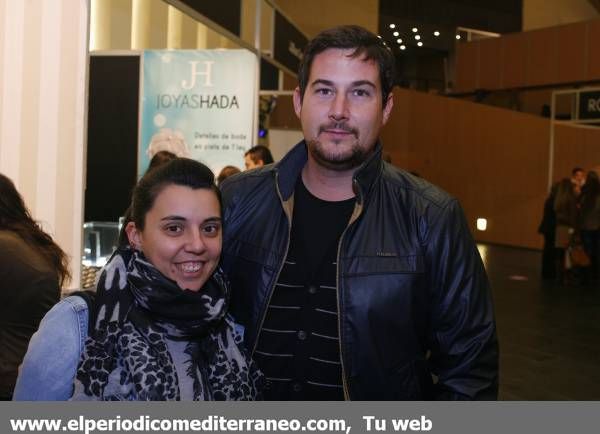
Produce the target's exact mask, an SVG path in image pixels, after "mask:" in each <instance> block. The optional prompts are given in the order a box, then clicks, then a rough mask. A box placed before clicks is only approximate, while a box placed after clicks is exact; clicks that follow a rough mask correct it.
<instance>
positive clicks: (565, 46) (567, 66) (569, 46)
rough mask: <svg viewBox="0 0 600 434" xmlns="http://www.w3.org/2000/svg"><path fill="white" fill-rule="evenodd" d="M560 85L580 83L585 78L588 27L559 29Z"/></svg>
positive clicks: (570, 26)
mask: <svg viewBox="0 0 600 434" xmlns="http://www.w3.org/2000/svg"><path fill="white" fill-rule="evenodd" d="M556 34H557V35H558V37H557V38H556V52H557V56H558V65H557V66H558V71H557V73H558V76H557V80H556V81H558V82H559V83H565V82H567V83H568V82H574V81H580V80H581V79H582V78H583V77H584V76H585V73H586V71H585V62H586V59H585V57H586V37H587V26H585V25H581V24H571V25H568V26H563V27H561V28H559V29H557V32H556Z"/></svg>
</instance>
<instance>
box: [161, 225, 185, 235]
mask: <svg viewBox="0 0 600 434" xmlns="http://www.w3.org/2000/svg"><path fill="white" fill-rule="evenodd" d="M165 231H166V232H167V233H169V234H178V233H180V232H181V231H183V228H182V227H181V226H177V225H169V226H165Z"/></svg>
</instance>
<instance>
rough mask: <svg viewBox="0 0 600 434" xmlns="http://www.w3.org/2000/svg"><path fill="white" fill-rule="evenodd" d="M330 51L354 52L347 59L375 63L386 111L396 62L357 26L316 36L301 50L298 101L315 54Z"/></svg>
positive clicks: (385, 48) (306, 83) (304, 87)
mask: <svg viewBox="0 0 600 434" xmlns="http://www.w3.org/2000/svg"><path fill="white" fill-rule="evenodd" d="M330 48H338V49H342V50H345V49H354V52H353V53H352V54H351V55H350V57H352V58H356V57H358V58H362V60H365V61H366V60H373V61H375V62H376V63H377V65H378V66H379V78H380V81H381V94H382V97H383V106H384V107H385V103H386V102H387V98H388V95H389V94H390V92H391V91H392V88H393V87H394V82H395V80H396V61H395V60H394V55H393V54H392V50H390V49H389V48H388V47H386V46H385V45H384V44H383V40H381V39H380V38H378V37H377V35H375V34H374V33H371V32H369V31H368V30H367V29H365V28H363V27H360V26H339V27H334V28H332V29H329V30H325V31H323V32H321V33H319V34H318V35H317V36H315V38H314V39H312V40H311V41H310V42H309V43H308V45H307V46H306V48H305V49H304V55H303V56H302V60H301V62H300V68H299V69H298V86H299V87H300V97H301V98H304V92H305V91H306V86H308V78H309V76H310V68H311V66H312V62H313V60H314V59H315V57H316V56H317V54H320V53H322V52H323V51H325V50H328V49H330Z"/></svg>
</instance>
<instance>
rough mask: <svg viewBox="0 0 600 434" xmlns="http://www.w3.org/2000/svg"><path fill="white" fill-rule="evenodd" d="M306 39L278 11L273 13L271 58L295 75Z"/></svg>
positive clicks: (306, 42)
mask: <svg viewBox="0 0 600 434" xmlns="http://www.w3.org/2000/svg"><path fill="white" fill-rule="evenodd" d="M307 44H308V39H307V38H306V36H304V34H303V33H302V32H301V31H300V30H299V29H298V28H297V27H296V26H295V25H294V24H293V23H292V22H291V21H289V20H288V19H287V18H286V17H284V16H283V15H282V14H281V13H279V11H277V10H276V11H275V30H274V36H273V45H274V48H273V57H274V58H275V60H277V61H278V62H279V63H281V64H282V65H284V66H287V67H288V68H289V69H290V71H292V72H293V73H296V72H297V71H298V67H299V66H300V60H301V59H302V52H303V51H304V47H306V45H307Z"/></svg>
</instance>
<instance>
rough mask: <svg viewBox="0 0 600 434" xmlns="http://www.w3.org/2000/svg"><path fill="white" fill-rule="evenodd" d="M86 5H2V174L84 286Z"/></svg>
mask: <svg viewBox="0 0 600 434" xmlns="http://www.w3.org/2000/svg"><path fill="white" fill-rule="evenodd" d="M88 16H89V2H88V1H86V0H38V1H33V0H29V1H8V0H0V23H1V24H2V25H0V47H1V48H0V172H2V173H4V174H6V175H8V176H9V177H10V178H11V179H12V180H13V181H14V182H15V184H16V186H17V188H18V189H19V191H21V192H22V194H23V196H24V198H25V201H26V203H27V206H28V207H29V208H30V210H31V212H32V214H33V216H34V218H35V219H37V220H39V221H40V222H41V224H42V226H43V227H44V229H45V230H47V231H48V232H49V233H50V234H51V235H52V236H53V237H54V239H55V240H56V241H57V243H58V244H59V245H60V246H61V247H62V248H63V250H65V251H66V252H67V254H68V255H69V256H70V258H71V271H72V274H73V280H72V282H71V284H70V287H71V288H76V287H79V277H80V267H81V264H80V258H81V232H82V222H83V220H82V214H83V213H82V210H83V188H84V175H83V158H84V134H83V133H84V129H85V128H84V124H85V89H86V79H87V76H86V73H87V43H88Z"/></svg>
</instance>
